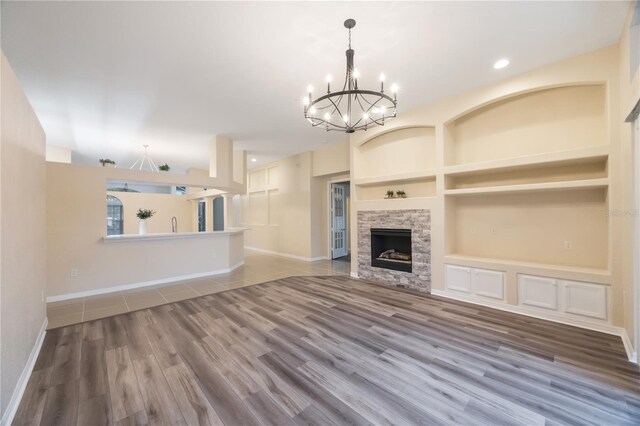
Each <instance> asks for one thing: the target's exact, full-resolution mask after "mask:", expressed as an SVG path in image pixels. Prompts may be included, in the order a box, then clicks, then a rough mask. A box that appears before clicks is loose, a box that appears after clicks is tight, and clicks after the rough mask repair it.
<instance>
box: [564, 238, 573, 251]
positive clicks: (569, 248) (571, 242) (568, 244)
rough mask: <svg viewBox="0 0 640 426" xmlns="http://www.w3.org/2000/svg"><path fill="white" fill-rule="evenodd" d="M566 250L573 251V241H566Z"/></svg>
mask: <svg viewBox="0 0 640 426" xmlns="http://www.w3.org/2000/svg"><path fill="white" fill-rule="evenodd" d="M564 249H565V250H571V249H573V241H568V240H567V241H565V242H564Z"/></svg>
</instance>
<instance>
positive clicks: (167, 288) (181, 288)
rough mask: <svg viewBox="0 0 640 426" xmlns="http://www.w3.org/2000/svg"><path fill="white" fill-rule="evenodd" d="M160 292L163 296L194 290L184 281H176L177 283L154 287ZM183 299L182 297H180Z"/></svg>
mask: <svg viewBox="0 0 640 426" xmlns="http://www.w3.org/2000/svg"><path fill="white" fill-rule="evenodd" d="M154 289H156V290H157V291H158V292H159V293H160V294H162V295H163V296H165V297H166V296H168V295H171V294H178V293H184V292H185V291H193V289H192V288H191V287H189V286H188V285H187V284H185V283H184V282H180V283H176V284H165V285H162V286H158V287H154ZM180 300H181V299H180Z"/></svg>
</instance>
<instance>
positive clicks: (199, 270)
mask: <svg viewBox="0 0 640 426" xmlns="http://www.w3.org/2000/svg"><path fill="white" fill-rule="evenodd" d="M115 170H117V169H115ZM109 173H113V172H112V171H108V170H106V168H103V167H97V166H79V165H74V164H60V163H47V192H46V213H47V237H48V238H47V253H48V256H49V262H48V265H47V278H48V286H47V296H50V297H55V296H60V295H66V294H71V293H82V292H91V291H100V290H103V289H106V288H109V287H116V286H123V285H130V284H136V283H141V282H148V281H155V280H162V279H168V278H172V277H181V276H188V275H191V274H205V273H209V272H213V271H216V270H221V269H223V270H224V269H226V268H228V267H229V266H230V265H232V264H231V263H230V262H231V261H233V260H234V259H235V260H237V255H234V254H229V247H230V245H232V244H235V245H236V246H237V245H238V244H240V245H242V243H238V242H237V241H236V242H230V238H226V237H224V238H216V237H205V236H203V237H198V238H195V239H183V240H153V241H128V242H111V243H105V242H104V241H103V237H104V235H105V234H106V224H105V194H106V182H107V180H108V179H109V178H111V176H110V174H109ZM145 175H146V174H140V175H136V174H135V173H134V174H133V175H131V176H129V179H128V180H129V181H138V182H141V181H142V180H141V179H140V178H141V177H142V176H145ZM155 175H159V176H160V177H162V176H163V175H166V173H155ZM155 175H154V176H153V177H155ZM136 177H137V178H136ZM178 184H179V182H178ZM117 194H118V195H122V194H123V193H117ZM127 195H132V194H127ZM144 195H146V196H151V194H144ZM134 196H135V195H134ZM154 197H158V198H157V199H159V198H160V197H161V196H160V195H157V194H156V195H154ZM163 197H170V196H166V195H165V196H163ZM149 199H150V198H149ZM160 208H161V207H158V209H160ZM136 210H137V208H136ZM159 217H160V218H162V217H161V216H159ZM155 218H156V217H155V216H154V218H152V219H151V221H150V223H149V227H150V228H151V230H153V228H152V227H153V226H155V225H154V224H152V223H153V220H154V219H155ZM164 219H165V220H164V221H158V224H157V225H160V222H162V223H165V222H166V224H167V226H169V229H170V226H171V221H170V216H169V217H165V218H164ZM184 221H187V219H184ZM135 223H137V220H136V221H135ZM179 225H180V223H179ZM183 231H184V229H183ZM238 238H239V239H240V240H241V239H242V236H241V235H240V236H235V237H233V239H238ZM230 256H231V257H230ZM232 257H233V258H232ZM71 269H77V270H78V276H77V277H72V276H71Z"/></svg>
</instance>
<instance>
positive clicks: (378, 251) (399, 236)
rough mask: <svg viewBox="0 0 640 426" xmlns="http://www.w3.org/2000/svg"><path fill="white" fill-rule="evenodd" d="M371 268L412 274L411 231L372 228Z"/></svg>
mask: <svg viewBox="0 0 640 426" xmlns="http://www.w3.org/2000/svg"><path fill="white" fill-rule="evenodd" d="M371 266H373V267H376V268H385V269H391V270H393V271H403V272H412V257H411V230H410V229H386V228H371Z"/></svg>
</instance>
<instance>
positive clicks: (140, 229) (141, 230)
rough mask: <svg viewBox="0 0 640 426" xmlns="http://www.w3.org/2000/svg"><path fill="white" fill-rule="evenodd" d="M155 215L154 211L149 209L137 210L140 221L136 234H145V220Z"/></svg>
mask: <svg viewBox="0 0 640 426" xmlns="http://www.w3.org/2000/svg"><path fill="white" fill-rule="evenodd" d="M154 214H156V212H155V211H153V210H149V209H138V213H136V216H138V219H140V223H139V224H138V233H139V234H140V235H144V234H146V233H147V219H149V218H150V217H151V216H153V215H154Z"/></svg>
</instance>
